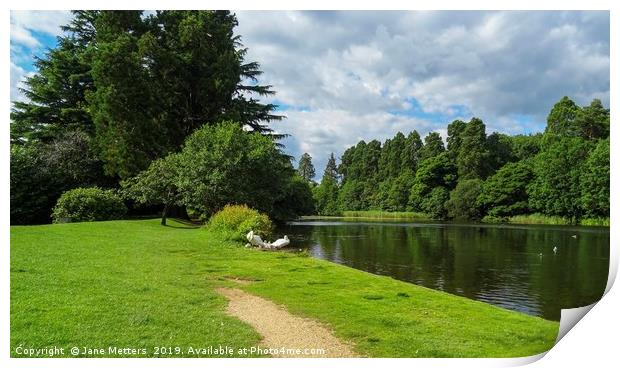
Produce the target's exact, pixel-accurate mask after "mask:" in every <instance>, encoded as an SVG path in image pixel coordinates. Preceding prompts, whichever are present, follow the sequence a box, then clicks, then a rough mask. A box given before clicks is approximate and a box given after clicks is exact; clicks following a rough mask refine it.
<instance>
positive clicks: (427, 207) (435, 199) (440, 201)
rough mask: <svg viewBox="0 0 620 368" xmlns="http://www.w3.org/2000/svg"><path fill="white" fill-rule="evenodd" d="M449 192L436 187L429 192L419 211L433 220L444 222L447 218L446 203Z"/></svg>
mask: <svg viewBox="0 0 620 368" xmlns="http://www.w3.org/2000/svg"><path fill="white" fill-rule="evenodd" d="M449 197H450V196H449V192H448V190H447V189H446V188H444V187H436V188H433V190H431V191H430V193H429V194H428V196H426V197H425V198H424V199H423V200H422V203H421V209H422V211H424V212H425V213H426V214H427V215H429V216H430V218H432V219H434V220H444V219H445V218H446V217H447V209H446V202H447V201H448V198H449Z"/></svg>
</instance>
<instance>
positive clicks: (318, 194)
mask: <svg viewBox="0 0 620 368" xmlns="http://www.w3.org/2000/svg"><path fill="white" fill-rule="evenodd" d="M313 196H314V201H315V204H316V211H317V213H318V214H319V215H323V216H331V215H337V214H338V213H339V212H340V210H339V207H338V183H337V182H336V180H335V179H334V178H333V177H332V176H330V175H323V179H322V180H321V184H319V185H317V186H316V187H315V188H314V189H313Z"/></svg>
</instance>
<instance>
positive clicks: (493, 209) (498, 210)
mask: <svg viewBox="0 0 620 368" xmlns="http://www.w3.org/2000/svg"><path fill="white" fill-rule="evenodd" d="M533 177H534V174H533V172H532V169H531V168H530V166H529V165H528V163H527V162H522V161H521V162H510V163H507V164H506V165H504V166H503V167H502V168H501V169H499V170H498V171H497V172H496V173H495V174H494V175H492V176H490V177H489V178H487V180H486V181H485V182H484V185H483V186H482V192H481V193H480V196H479V197H478V203H479V204H480V205H481V206H482V208H483V209H484V210H485V211H486V212H488V214H489V215H491V216H496V217H510V216H515V215H521V214H525V213H528V212H529V207H528V195H527V187H528V185H529V184H530V182H531V181H532V179H533Z"/></svg>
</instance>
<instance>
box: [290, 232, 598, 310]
mask: <svg viewBox="0 0 620 368" xmlns="http://www.w3.org/2000/svg"><path fill="white" fill-rule="evenodd" d="M278 233H279V235H282V234H287V235H288V236H289V238H290V239H291V245H290V247H293V248H302V249H307V250H308V251H309V253H310V254H311V255H312V256H313V257H316V258H320V259H325V260H328V261H331V262H335V263H339V264H343V265H346V266H349V267H353V268H356V269H360V270H363V271H367V272H371V273H374V274H378V275H387V276H390V277H393V278H395V279H398V280H402V281H406V282H411V283H414V284H416V285H421V286H425V287H428V288H432V289H437V290H442V291H445V292H448V293H451V294H455V295H461V296H464V297H467V298H471V299H475V300H480V301H483V302H487V303H491V304H494V305H497V306H500V307H503V308H507V309H512V310H516V311H520V312H524V313H527V314H531V315H535V316H540V317H543V318H546V319H550V320H559V319H560V310H561V309H562V308H574V307H579V306H584V305H587V304H591V303H593V302H595V301H597V300H599V299H600V298H601V296H602V295H603V291H604V290H605V286H606V284H607V274H608V268H609V241H610V239H609V228H599V227H571V226H537V225H523V226H522V225H481V224H455V223H402V222H349V221H298V222H291V223H288V224H287V225H285V226H283V227H281V228H279V229H278ZM554 247H557V252H554V251H553V248H554Z"/></svg>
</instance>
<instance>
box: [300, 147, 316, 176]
mask: <svg viewBox="0 0 620 368" xmlns="http://www.w3.org/2000/svg"><path fill="white" fill-rule="evenodd" d="M297 173H298V174H299V176H301V177H302V178H303V179H304V180H306V181H308V182H310V181H312V179H314V176H315V175H316V174H315V172H314V165H312V156H310V155H309V154H308V153H304V154H303V155H301V158H300V159H299V166H298V168H297Z"/></svg>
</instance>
